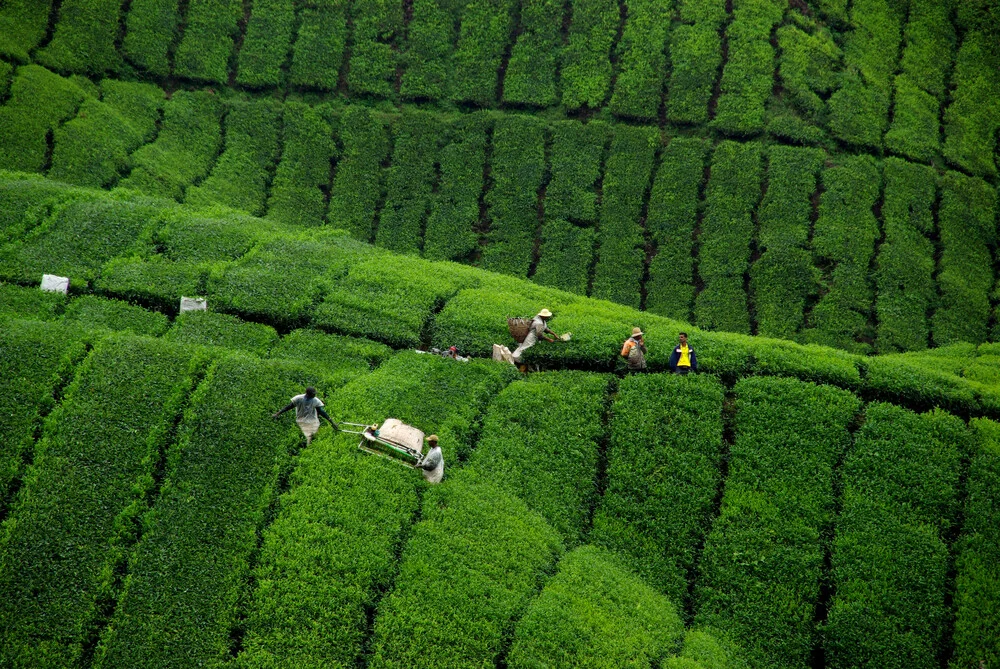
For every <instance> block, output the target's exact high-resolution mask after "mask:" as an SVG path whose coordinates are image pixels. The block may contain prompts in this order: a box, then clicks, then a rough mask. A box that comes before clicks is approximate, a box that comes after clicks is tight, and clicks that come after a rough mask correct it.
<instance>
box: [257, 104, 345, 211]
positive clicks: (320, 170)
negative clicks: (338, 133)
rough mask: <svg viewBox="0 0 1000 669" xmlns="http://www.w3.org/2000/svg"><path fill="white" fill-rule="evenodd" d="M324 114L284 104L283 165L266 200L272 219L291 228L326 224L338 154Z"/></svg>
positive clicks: (318, 109) (303, 106)
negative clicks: (333, 162) (332, 166)
mask: <svg viewBox="0 0 1000 669" xmlns="http://www.w3.org/2000/svg"><path fill="white" fill-rule="evenodd" d="M324 112H325V108H324V107H310V106H309V105H307V104H304V103H301V102H286V103H285V109H284V115H283V119H282V120H283V123H284V130H283V132H282V140H283V141H282V149H281V162H280V163H278V169H277V171H276V172H275V175H274V183H273V184H272V185H271V195H270V197H269V198H268V201H267V217H268V218H269V219H272V220H274V221H278V222H280V223H288V224H291V225H321V224H322V223H323V215H324V214H325V213H326V193H325V190H326V188H327V186H328V184H329V183H330V161H331V159H332V158H333V155H334V153H335V151H336V147H335V146H334V143H333V135H332V133H333V131H332V129H331V128H330V123H329V122H328V121H327V119H326V118H325V113H324ZM268 164H270V163H268Z"/></svg>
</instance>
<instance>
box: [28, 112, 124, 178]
mask: <svg viewBox="0 0 1000 669" xmlns="http://www.w3.org/2000/svg"><path fill="white" fill-rule="evenodd" d="M142 144H143V137H142V135H141V134H140V133H139V131H138V130H137V129H136V128H134V127H133V126H132V125H131V124H130V123H129V122H128V121H127V120H126V119H125V118H124V117H123V116H122V114H121V113H119V112H118V110H116V109H115V108H114V107H112V106H111V105H108V104H105V103H104V102H99V101H97V100H95V99H93V98H87V99H86V100H84V101H83V104H82V105H80V111H79V113H78V115H77V116H76V118H73V119H71V120H70V121H68V122H66V123H64V124H63V125H62V126H60V127H58V128H56V130H55V133H54V146H53V149H52V165H51V168H50V169H49V173H48V176H49V178H50V179H56V180H59V181H65V182H67V183H72V184H76V185H78V186H89V187H91V188H102V187H106V186H109V185H110V184H112V183H113V182H114V181H116V180H117V179H118V176H119V174H121V172H122V171H124V169H125V168H126V166H127V165H128V157H129V154H131V153H132V152H133V151H135V150H136V149H137V148H139V147H140V146H141V145H142Z"/></svg>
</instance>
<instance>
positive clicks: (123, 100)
mask: <svg viewBox="0 0 1000 669" xmlns="http://www.w3.org/2000/svg"><path fill="white" fill-rule="evenodd" d="M163 99H164V93H163V89H161V88H160V87H159V86H156V85H155V84H144V83H141V82H136V81H119V80H117V79H103V80H102V81H101V102H103V103H104V104H106V105H108V106H109V107H111V108H113V109H114V110H115V111H117V112H118V113H119V114H121V116H122V118H124V119H125V121H127V122H128V124H129V125H131V126H132V128H134V129H135V130H136V131H137V132H138V133H139V135H140V136H141V137H142V141H143V142H148V141H150V140H152V139H153V137H154V136H155V135H156V131H157V122H158V121H159V120H160V112H161V111H162V110H163ZM50 176H51V175H50Z"/></svg>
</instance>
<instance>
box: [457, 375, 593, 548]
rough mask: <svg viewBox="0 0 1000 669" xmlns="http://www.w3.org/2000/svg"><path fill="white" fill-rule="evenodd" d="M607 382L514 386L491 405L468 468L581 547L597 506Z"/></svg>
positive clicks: (540, 380)
mask: <svg viewBox="0 0 1000 669" xmlns="http://www.w3.org/2000/svg"><path fill="white" fill-rule="evenodd" d="M608 380H609V379H608V378H607V377H606V376H599V375H596V374H587V373H584V372H574V371H568V372H549V373H545V374H537V375H533V376H531V377H529V378H528V379H527V380H525V381H520V382H517V383H513V384H511V385H509V386H507V388H505V389H504V391H503V392H502V393H500V395H499V396H498V397H497V398H496V399H495V400H493V402H492V403H491V404H490V408H489V411H488V412H487V414H486V418H485V420H484V421H483V434H482V436H481V437H480V438H479V441H478V442H477V444H476V450H475V451H474V452H473V454H472V457H471V458H470V461H469V466H470V467H472V468H474V469H475V470H476V471H478V472H479V473H481V474H482V475H483V478H484V479H487V480H489V481H492V482H493V483H495V484H496V485H498V486H500V487H503V488H506V489H507V490H508V492H510V493H511V494H513V495H516V496H518V497H520V498H521V499H522V500H524V502H526V503H527V505H528V506H529V507H530V508H531V509H534V510H535V511H537V512H539V513H540V514H542V516H543V517H544V518H545V519H546V520H547V521H549V524H550V525H552V527H554V528H555V529H556V530H558V531H559V533H560V534H561V535H562V537H563V540H564V541H565V542H566V545H567V546H575V545H577V544H579V543H581V541H582V539H583V532H584V530H585V529H586V525H587V523H588V521H589V519H590V512H591V508H592V507H593V505H594V504H595V502H596V501H597V458H598V453H597V447H598V441H599V440H600V439H601V438H602V436H603V433H604V428H603V426H602V425H601V418H602V414H603V413H604V402H605V400H604V397H605V392H606V391H607V388H608Z"/></svg>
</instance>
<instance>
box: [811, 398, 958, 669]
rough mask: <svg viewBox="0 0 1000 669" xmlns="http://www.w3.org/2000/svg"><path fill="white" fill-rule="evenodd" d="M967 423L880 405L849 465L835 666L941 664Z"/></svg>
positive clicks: (836, 580) (835, 603)
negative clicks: (950, 537) (950, 543)
mask: <svg viewBox="0 0 1000 669" xmlns="http://www.w3.org/2000/svg"><path fill="white" fill-rule="evenodd" d="M966 441H967V436H966V429H965V425H964V423H962V421H961V420H959V419H957V418H955V417H953V416H949V415H948V414H947V413H944V412H942V411H934V412H931V413H927V414H922V415H921V414H915V413H913V412H911V411H908V410H906V409H902V408H899V407H895V406H891V405H888V404H872V405H870V406H869V407H868V410H867V412H866V420H865V424H864V425H863V426H862V427H861V430H860V431H859V432H858V434H857V435H856V438H855V446H854V449H853V450H852V451H851V452H850V453H849V454H848V456H847V458H846V460H845V462H844V466H843V474H842V479H843V485H844V497H843V502H842V509H841V512H840V517H839V519H838V521H837V534H836V539H835V542H834V549H833V571H832V575H833V584H834V587H835V594H834V596H833V599H832V602H831V604H830V610H829V614H828V617H827V622H826V624H825V625H824V628H823V634H824V638H825V643H824V645H825V651H826V658H827V663H828V665H829V666H831V667H857V666H860V665H863V664H868V663H875V664H877V665H880V666H906V667H938V666H940V662H939V659H938V657H939V653H941V651H942V647H941V643H942V641H943V635H942V632H943V626H944V624H945V621H946V620H947V619H948V617H949V615H950V614H949V611H948V607H947V606H946V601H945V596H946V591H947V573H948V563H949V559H948V550H947V548H946V546H945V543H944V542H943V541H942V538H943V537H945V536H947V533H948V531H949V528H951V527H954V526H955V523H956V519H957V513H958V504H957V490H956V488H957V486H958V482H959V460H960V458H961V454H962V452H963V451H965V450H966V448H965V444H966Z"/></svg>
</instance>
